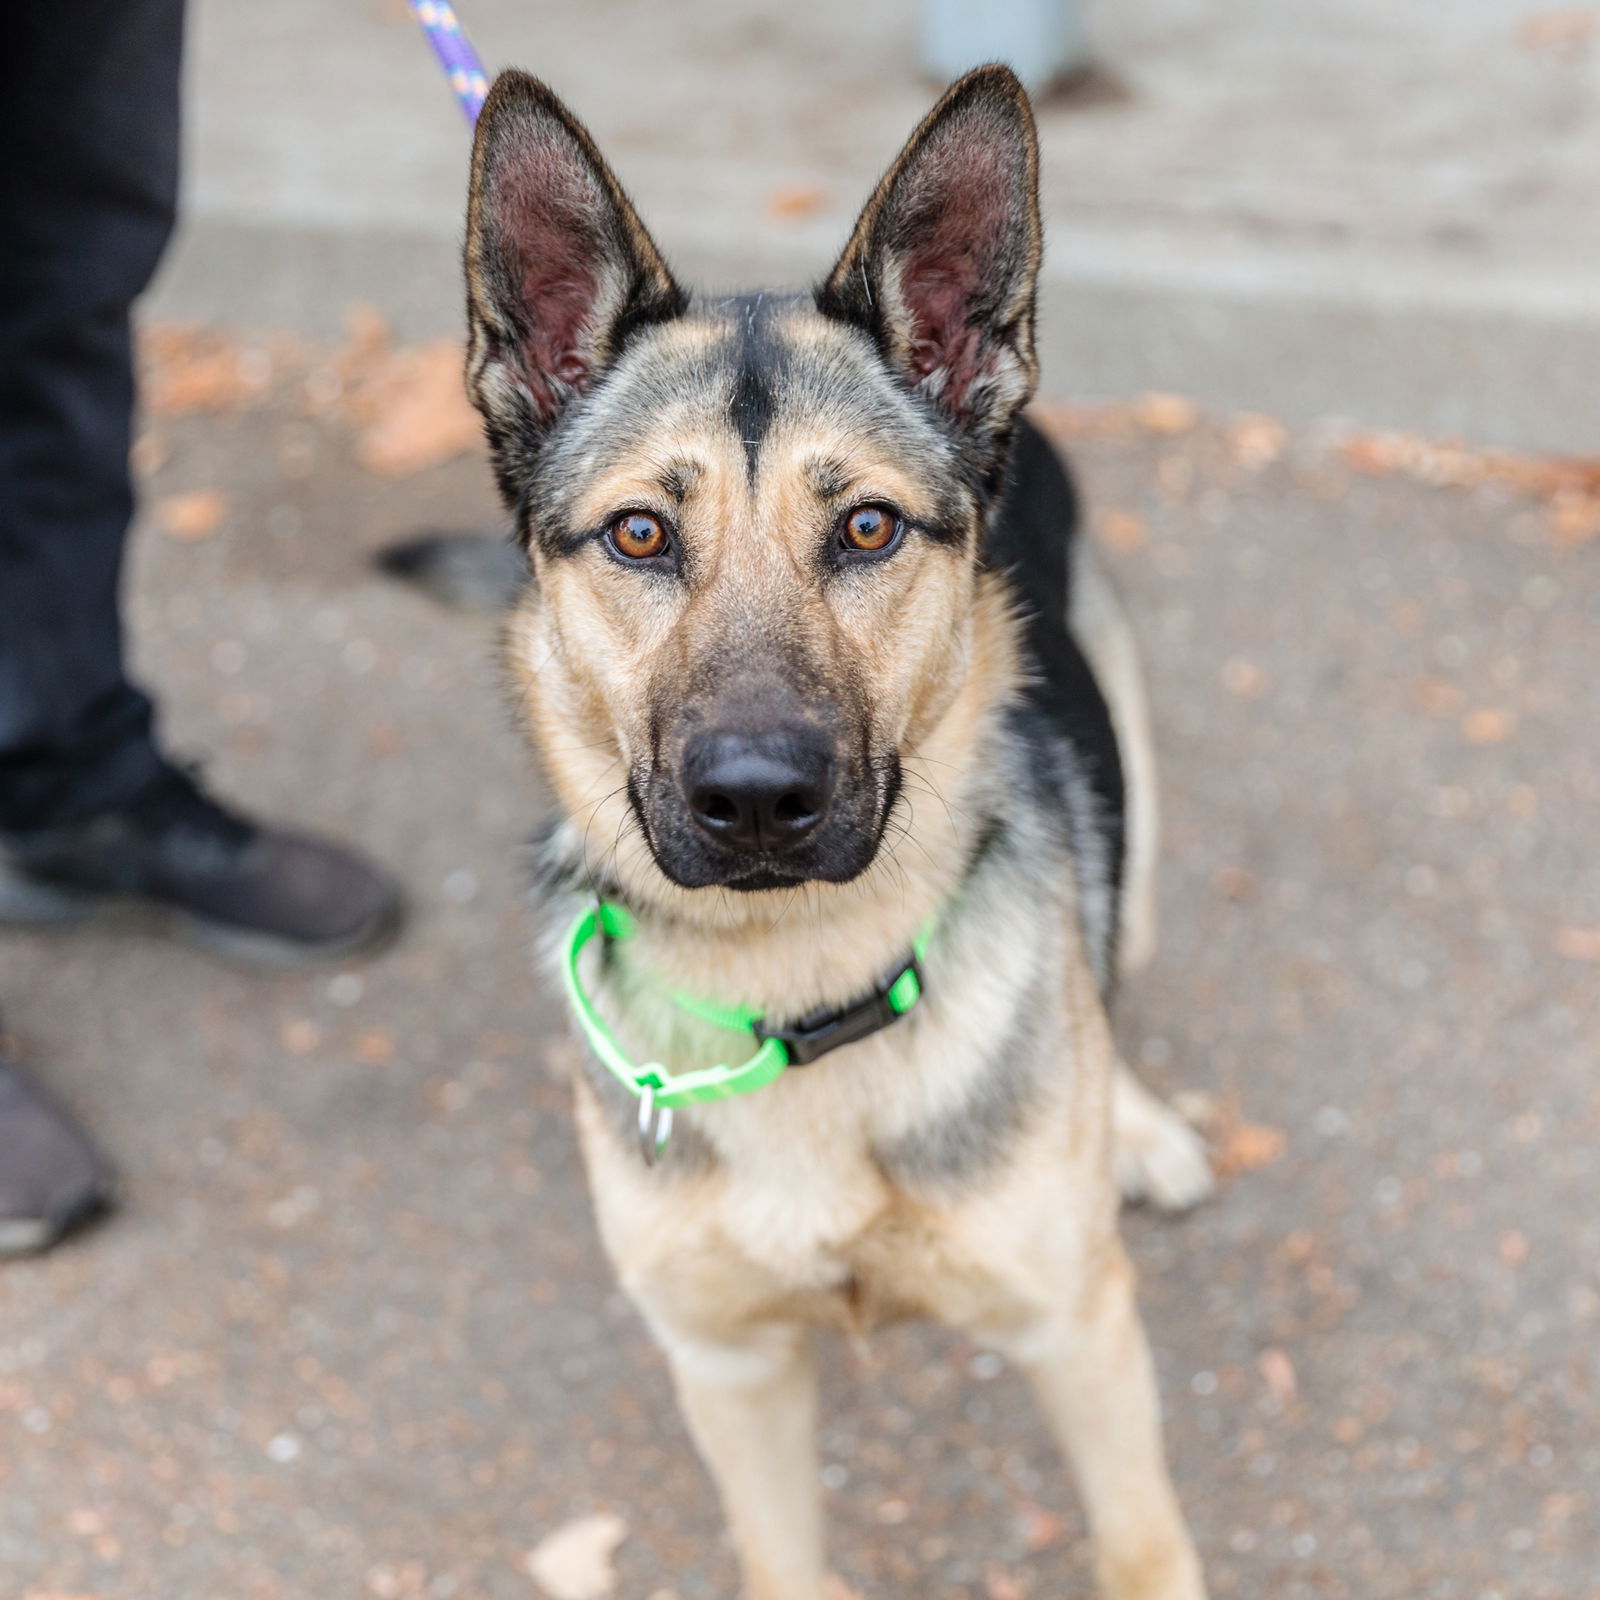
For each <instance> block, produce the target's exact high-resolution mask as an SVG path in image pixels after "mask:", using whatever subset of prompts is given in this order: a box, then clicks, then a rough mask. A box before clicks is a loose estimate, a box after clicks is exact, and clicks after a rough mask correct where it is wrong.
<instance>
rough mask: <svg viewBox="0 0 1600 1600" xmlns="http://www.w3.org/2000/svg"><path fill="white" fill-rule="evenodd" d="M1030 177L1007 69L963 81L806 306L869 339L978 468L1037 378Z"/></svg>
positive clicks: (1033, 168)
mask: <svg viewBox="0 0 1600 1600" xmlns="http://www.w3.org/2000/svg"><path fill="white" fill-rule="evenodd" d="M1038 171H1039V153H1038V138H1037V134H1036V133H1035V130H1034V123H1033V112H1032V110H1031V109H1030V108H1029V105H1028V97H1027V94H1026V92H1025V91H1024V90H1023V87H1022V85H1021V84H1020V83H1019V82H1018V81H1017V79H1016V77H1015V76H1014V75H1013V74H1012V73H1011V71H1010V70H1009V69H1008V68H1006V67H999V66H989V67H979V68H978V69H977V71H975V72H969V73H968V74H967V75H966V77H964V78H962V79H961V80H960V81H959V82H958V83H956V84H954V85H953V86H952V87H951V88H950V89H949V91H948V92H947V93H946V94H945V96H944V98H943V99H942V100H941V101H940V102H939V104H938V105H936V106H935V107H934V108H933V110H932V111H931V112H929V113H928V116H927V117H926V118H925V119H924V121H923V124H922V126H921V127H920V128H918V129H917V131H916V132H915V133H914V134H913V135H912V136H911V142H910V143H909V144H908V145H907V146H906V147H905V149H904V150H903V151H902V152H901V153H900V158H899V160H897V161H896V162H895V164H894V165H893V166H892V167H890V169H889V170H888V172H887V173H886V174H885V175H884V178H883V181H882V182H881V183H880V184H879V185H878V189H877V193H876V194H874V195H873V197H872V198H871V199H870V200H869V201H868V202H867V205H866V209H865V210H864V211H863V212H862V213H861V219H860V221H859V222H857V223H856V230H855V234H854V236H853V237H852V238H851V240H850V243H849V244H848V245H847V246H846V247H845V252H844V254H843V255H842V256H840V258H839V264H838V265H837V266H836V267H835V268H834V269H833V272H832V273H831V275H830V276H829V277H828V280H827V282H826V283H825V284H824V285H823V286H822V288H821V290H820V291H819V292H818V296H817V300H818V305H819V306H820V308H821V309H822V311H823V312H825V313H826V314H828V315H830V316H834V317H838V318H841V319H843V320H845V321H848V322H852V323H855V324H857V325H858V326H860V327H862V328H865V329H866V330H867V331H868V332H870V333H871V334H872V336H873V338H874V339H876V340H877V342H878V346H879V349H880V350H881V351H882V352H883V356H884V359H885V360H886V361H888V363H889V365H890V366H891V367H892V368H893V369H894V370H895V371H896V372H897V373H898V374H899V375H900V377H901V379H902V380H903V381H904V382H905V383H906V384H907V385H908V386H909V387H911V388H913V389H916V390H919V391H920V392H922V393H924V394H926V395H927V396H928V397H929V398H930V399H932V400H933V401H935V402H936V403H937V404H938V405H939V406H940V407H941V408H942V409H943V411H944V412H945V413H946V414H947V415H948V417H949V418H950V419H951V420H952V421H953V422H955V423H956V424H957V425H958V427H959V428H960V429H961V430H962V431H963V432H964V433H965V435H966V436H967V438H968V440H969V442H970V443H971V444H972V446H973V447H974V449H975V456H976V460H977V462H978V464H980V466H982V465H986V463H987V460H988V458H990V457H993V456H997V455H998V453H999V451H1000V449H1001V448H1002V447H1003V446H1004V443H1005V441H1006V439H1007V438H1008V437H1009V433H1010V427H1011V423H1012V421H1013V419H1014V418H1015V416H1016V413H1017V411H1018V409H1019V408H1020V407H1021V406H1022V404H1023V402H1024V401H1026V400H1027V398H1028V396H1029V395H1030V394H1031V393H1032V392H1033V386H1034V383H1035V381H1036V380H1037V377H1038V367H1037V362H1036V360H1035V357H1034V352H1033V300H1034V286H1035V283H1036V281H1037V278H1038V274H1039V249H1040V227H1039V180H1038Z"/></svg>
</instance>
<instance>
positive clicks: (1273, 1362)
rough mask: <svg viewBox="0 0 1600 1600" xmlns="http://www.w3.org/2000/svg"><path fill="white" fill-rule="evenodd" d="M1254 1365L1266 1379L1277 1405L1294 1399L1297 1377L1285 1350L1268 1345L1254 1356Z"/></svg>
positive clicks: (1292, 1363) (1297, 1383) (1297, 1384)
mask: <svg viewBox="0 0 1600 1600" xmlns="http://www.w3.org/2000/svg"><path fill="white" fill-rule="evenodd" d="M1256 1366H1257V1367H1258V1368H1260V1370H1261V1376H1262V1377H1263V1378H1265V1379H1266V1381H1267V1388H1268V1390H1270V1391H1271V1394H1272V1398H1273V1399H1274V1400H1276V1401H1277V1402H1278V1404H1279V1405H1286V1404H1287V1403H1288V1402H1289V1401H1291V1400H1293V1399H1294V1396H1295V1390H1296V1389H1297V1388H1298V1387H1299V1379H1298V1378H1297V1377H1296V1375H1295V1370H1294V1362H1292V1361H1291V1360H1290V1359H1289V1356H1288V1352H1287V1351H1284V1350H1280V1349H1278V1347H1277V1346H1276V1345H1269V1346H1268V1347H1267V1348H1266V1349H1265V1350H1263V1351H1262V1352H1261V1354H1260V1355H1259V1356H1258V1357H1257V1358H1256Z"/></svg>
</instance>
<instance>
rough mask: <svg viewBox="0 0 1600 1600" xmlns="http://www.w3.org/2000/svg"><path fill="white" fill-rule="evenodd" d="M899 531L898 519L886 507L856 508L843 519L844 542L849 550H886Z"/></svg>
mask: <svg viewBox="0 0 1600 1600" xmlns="http://www.w3.org/2000/svg"><path fill="white" fill-rule="evenodd" d="M899 531H900V519H899V518H898V517H897V516H896V515H895V514H894V513H893V512H892V511H890V510H889V509H888V507H886V506H857V507H856V508H855V510H854V511H852V512H851V513H850V515H849V516H848V517H846V518H845V519H844V542H845V544H846V546H847V547H848V548H849V549H851V550H869V551H876V550H887V549H888V548H889V546H890V545H891V544H893V543H894V537H895V535H896V534H897V533H899Z"/></svg>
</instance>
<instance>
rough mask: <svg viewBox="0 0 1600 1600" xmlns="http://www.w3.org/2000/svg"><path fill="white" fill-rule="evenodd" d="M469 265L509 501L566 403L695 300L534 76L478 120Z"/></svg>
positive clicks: (579, 129)
mask: <svg viewBox="0 0 1600 1600" xmlns="http://www.w3.org/2000/svg"><path fill="white" fill-rule="evenodd" d="M466 266H467V319H468V327H469V336H470V337H469V346H468V352H467V390H468V392H469V393H470V394H471V396H472V400H473V403H474V404H475V405H476V406H477V408H478V409H479V411H481V412H482V413H483V416H484V420H485V422H486V423H487V424H488V431H489V442H490V445H491V447H492V448H493V451H494V456H495V466H496V471H497V473H498V474H499V477H500V487H501V490H502V492H503V493H505V494H506V495H507V497H508V499H509V498H514V497H515V495H516V493H517V492H518V490H519V489H520V484H518V483H516V482H514V481H513V480H514V479H515V478H517V477H518V476H520V473H519V472H518V467H519V465H520V464H523V463H525V461H526V458H527V456H528V454H529V452H531V451H532V450H533V449H535V448H537V446H538V443H539V441H540V439H541V438H542V437H543V435H544V433H545V432H546V431H547V430H548V429H549V427H550V424H551V423H552V422H554V421H555V419H556V418H557V417H558V416H559V415H560V414H561V411H562V408H563V407H564V406H566V404H567V403H568V402H569V401H570V400H571V399H572V397H573V396H574V395H577V394H581V393H582V392H583V391H584V390H585V389H587V388H589V387H590V385H591V384H593V383H594V382H595V381H596V380H597V379H598V378H599V376H600V375H601V373H603V372H604V370H605V368H606V366H607V365H608V364H609V362H610V361H611V360H612V359H613V358H614V357H615V355H616V353H617V351H618V350H619V349H620V348H621V346H622V343H623V341H624V340H625V339H626V337H627V334H628V332H629V331H630V330H631V329H632V328H634V327H637V326H638V325H639V324H641V323H645V322H659V321H663V320H665V319H666V318H668V317H672V316H676V315H677V314H678V313H679V312H680V311H681V310H682V309H683V305H684V296H683V291H682V290H681V289H679V287H678V285H677V284H676V283H675V282H674V281H673V278H672V274H671V273H670V272H668V271H667V266H666V263H665V262H664V261H663V260H662V259H661V252H660V251H659V250H657V249H656V247H655V243H654V242H653V241H652V239H651V238H650V235H649V234H648V233H646V232H645V230H644V225H643V224H642V223H641V222H640V221H639V218H638V215H637V214H636V213H635V211H634V209H633V206H632V205H631V203H630V202H629V200H628V197H627V195H625V194H624V193H623V191H622V186H621V184H619V183H618V182H617V180H616V177H615V176H614V175H613V174H612V171H611V169H610V168H609V167H608V166H607V165H606V164H605V162H604V161H603V160H602V159H601V157H600V153H599V151H598V150H596V149H595V146H594V141H593V140H592V139H591V138H590V137H589V134H588V131H587V130H586V129H585V128H584V126H583V125H582V123H580V122H579V121H578V119H577V118H576V117H574V116H573V115H572V113H571V112H570V111H568V110H567V108H566V107H565V106H564V105H562V103H561V102H560V101H559V100H558V99H557V98H556V97H555V95H554V94H552V93H551V92H550V90H549V89H548V88H546V87H545V85H544V84H542V83H540V82H539V80H538V79H537V78H532V77H529V76H528V74H527V73H525V72H503V73H501V74H500V76H499V77H498V78H497V79H496V80H495V83H494V87H493V88H492V89H491V90H490V91H489V97H488V99H487V100H486V101H485V102H484V106H483V111H482V113H481V114H480V116H479V118H478V128H477V135H476V138H475V139H474V142H473V147H472V191H471V197H470V199H469V201H468V205H467V249H466Z"/></svg>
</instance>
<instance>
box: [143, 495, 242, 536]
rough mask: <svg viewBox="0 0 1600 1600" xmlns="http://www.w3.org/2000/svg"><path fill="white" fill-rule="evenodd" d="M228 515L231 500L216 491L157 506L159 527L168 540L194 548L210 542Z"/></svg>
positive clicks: (171, 498)
mask: <svg viewBox="0 0 1600 1600" xmlns="http://www.w3.org/2000/svg"><path fill="white" fill-rule="evenodd" d="M227 514H228V497H227V496H226V495H224V494H219V493H218V492H217V491H216V490H215V489H195V490H193V491H191V492H190V493H189V494H171V495H168V496H167V497H166V499H165V500H158V501H157V502H156V525H157V526H158V527H159V528H160V529H161V531H162V532H163V533H164V534H166V536H167V537H168V538H169V539H177V540H180V541H181V542H182V543H184V544H193V543H194V542H195V541H196V540H199V539H209V538H210V537H211V535H212V534H214V533H215V532H216V531H217V529H218V528H220V527H221V526H222V520H223V518H224V517H226V516H227Z"/></svg>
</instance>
